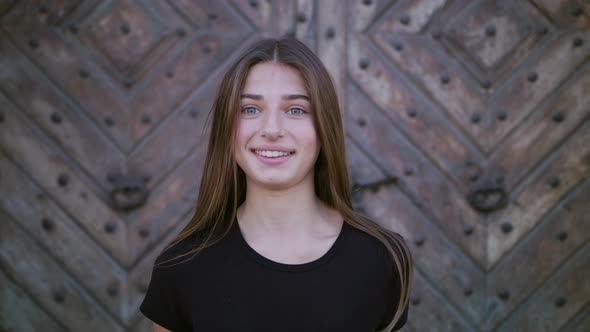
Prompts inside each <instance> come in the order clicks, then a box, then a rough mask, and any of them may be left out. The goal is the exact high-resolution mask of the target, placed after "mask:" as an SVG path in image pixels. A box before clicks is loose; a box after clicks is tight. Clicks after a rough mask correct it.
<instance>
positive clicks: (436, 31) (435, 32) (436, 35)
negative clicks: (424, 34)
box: [432, 30, 442, 40]
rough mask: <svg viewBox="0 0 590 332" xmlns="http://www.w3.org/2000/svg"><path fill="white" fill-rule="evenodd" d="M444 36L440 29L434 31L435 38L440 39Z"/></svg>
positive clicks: (433, 36)
mask: <svg viewBox="0 0 590 332" xmlns="http://www.w3.org/2000/svg"><path fill="white" fill-rule="evenodd" d="M441 37H442V32H441V31H440V30H435V31H434V32H432V38H434V40H439V39H440V38H441Z"/></svg>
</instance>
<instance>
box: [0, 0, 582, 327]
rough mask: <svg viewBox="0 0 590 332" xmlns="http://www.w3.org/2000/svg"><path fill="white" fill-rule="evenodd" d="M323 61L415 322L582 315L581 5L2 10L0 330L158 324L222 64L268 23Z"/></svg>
mask: <svg viewBox="0 0 590 332" xmlns="http://www.w3.org/2000/svg"><path fill="white" fill-rule="evenodd" d="M285 33H287V34H292V35H295V36H297V37H298V38H300V39H301V40H303V41H304V42H306V43H307V44H308V45H309V46H310V47H311V48H312V49H314V50H315V51H316V52H317V54H318V56H319V57H320V58H321V59H322V60H323V61H324V62H325V64H326V66H327V68H328V70H329V71H330V73H331V75H332V78H333V79H334V82H335V84H336V86H337V89H338V92H339V97H340V101H341V103H342V105H343V106H344V114H343V116H344V120H345V128H346V134H347V137H346V145H347V158H348V160H349V167H350V171H351V180H352V182H353V184H354V193H353V197H354V200H355V201H354V205H355V207H356V208H358V209H360V210H362V211H364V212H365V213H366V214H368V215H369V216H372V217H373V218H375V220H376V221H378V222H379V223H381V224H383V225H384V226H386V227H388V228H390V229H393V230H395V231H397V232H399V233H400V234H402V235H403V236H404V238H405V239H406V240H407V242H408V244H409V245H410V247H411V249H412V252H413V254H414V257H415V262H416V266H415V271H416V273H415V280H414V288H413V290H412V296H411V301H410V303H411V307H412V308H411V309H410V321H409V322H408V324H407V326H406V327H405V328H404V329H403V331H482V332H483V331H486V332H487V331H519V332H520V331H535V332H536V331H575V332H582V331H584V332H586V331H588V330H589V329H590V311H589V310H590V309H589V308H590V300H589V299H590V275H589V273H590V262H589V261H588V257H590V256H589V255H588V254H589V253H588V250H589V249H588V239H589V238H590V217H589V216H588V214H587V212H586V210H587V208H588V206H589V203H590V176H589V175H590V145H589V144H588V142H590V114H589V112H590V107H589V106H590V99H589V98H590V97H589V96H590V67H589V66H590V64H589V59H590V40H589V36H590V6H589V5H588V3H587V2H585V1H583V0H518V1H508V0H499V1H492V0H344V1H338V0H295V1H291V0H273V1H266V0H224V1H212V2H211V1H202V0H196V1H189V0H170V1H154V0H112V1H99V0H85V1H74V0H67V1H57V0H54V1H40V0H23V1H4V2H1V3H0V330H7V331H27V330H48V331H61V330H66V331H79V330H89V329H90V330H93V331H102V330H105V331H106V330H109V331H136V332H139V331H149V330H151V324H150V322H149V321H148V320H146V319H145V318H144V317H143V316H142V315H141V314H140V313H139V312H138V310H137V308H138V306H139V304H140V303H141V300H142V298H143V296H144V292H145V290H146V287H147V282H148V281H149V277H150V276H149V273H150V270H151V267H152V263H153V261H154V259H155V257H156V255H157V253H159V251H160V250H161V249H162V248H163V247H164V246H165V245H166V243H167V242H168V241H170V239H171V238H172V237H173V236H174V235H175V234H176V233H177V232H178V231H179V230H180V228H182V226H183V224H184V223H185V222H186V221H187V220H188V219H189V218H190V216H191V213H192V212H193V209H194V204H195V201H196V195H197V189H198V185H199V177H200V174H201V165H202V163H203V158H204V153H205V150H206V146H207V137H208V132H207V128H206V126H205V125H206V119H207V113H208V111H209V108H210V106H211V101H212V100H211V96H212V95H213V94H214V92H215V88H216V85H217V82H218V80H219V78H220V75H221V74H222V73H223V71H224V70H225V69H226V68H227V66H228V65H229V64H230V63H231V62H232V61H234V60H235V59H236V58H237V57H238V56H239V54H240V52H241V51H242V50H244V49H245V48H247V47H248V46H249V45H250V44H251V43H252V42H253V41H255V40H257V39H259V38H262V37H265V36H278V35H282V34H285Z"/></svg>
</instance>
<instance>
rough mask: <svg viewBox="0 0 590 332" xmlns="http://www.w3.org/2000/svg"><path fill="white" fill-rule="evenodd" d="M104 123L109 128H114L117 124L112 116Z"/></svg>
mask: <svg viewBox="0 0 590 332" xmlns="http://www.w3.org/2000/svg"><path fill="white" fill-rule="evenodd" d="M104 123H105V124H106V125H107V126H109V127H112V126H113V125H114V124H115V120H114V119H113V118H112V117H110V116H108V115H107V116H105V117H104Z"/></svg>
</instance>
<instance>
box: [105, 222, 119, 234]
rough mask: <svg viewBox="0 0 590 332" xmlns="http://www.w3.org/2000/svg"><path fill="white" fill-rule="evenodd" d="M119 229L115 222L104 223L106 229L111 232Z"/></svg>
mask: <svg viewBox="0 0 590 332" xmlns="http://www.w3.org/2000/svg"><path fill="white" fill-rule="evenodd" d="M116 230H117V224H115V223H113V222H108V223H106V224H104V231H105V232H107V233H109V234H113V233H114V232H115V231H116Z"/></svg>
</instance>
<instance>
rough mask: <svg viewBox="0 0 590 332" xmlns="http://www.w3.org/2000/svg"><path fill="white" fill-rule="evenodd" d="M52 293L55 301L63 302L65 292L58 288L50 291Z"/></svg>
mask: <svg viewBox="0 0 590 332" xmlns="http://www.w3.org/2000/svg"><path fill="white" fill-rule="evenodd" d="M52 293H53V294H52V295H53V300H54V301H55V302H57V303H64V302H65V301H66V295H65V292H64V291H63V290H61V289H59V290H57V289H56V290H54V291H53V292H52Z"/></svg>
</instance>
